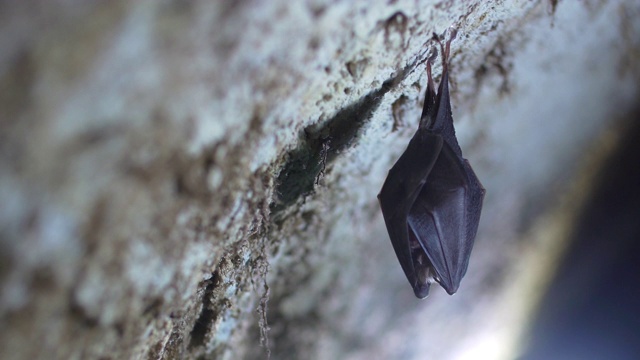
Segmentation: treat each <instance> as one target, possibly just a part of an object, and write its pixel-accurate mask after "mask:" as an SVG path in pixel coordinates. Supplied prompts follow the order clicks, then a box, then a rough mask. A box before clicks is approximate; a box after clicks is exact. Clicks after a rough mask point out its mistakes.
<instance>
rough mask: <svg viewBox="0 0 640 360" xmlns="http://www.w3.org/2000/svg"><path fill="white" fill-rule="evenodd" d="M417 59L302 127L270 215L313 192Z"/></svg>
mask: <svg viewBox="0 0 640 360" xmlns="http://www.w3.org/2000/svg"><path fill="white" fill-rule="evenodd" d="M417 63H418V60H416V61H414V62H412V63H411V64H409V65H407V66H405V67H404V68H403V69H402V70H401V71H400V72H399V73H398V74H397V75H395V76H392V77H391V78H389V79H387V80H386V81H384V82H383V83H382V85H381V86H380V88H378V89H377V90H374V91H371V92H370V93H369V94H367V95H365V96H364V97H362V98H361V99H360V100H358V101H356V102H355V103H353V104H351V105H349V106H347V107H345V108H343V109H341V110H340V111H338V112H337V113H336V114H335V116H333V118H331V119H330V120H328V121H326V122H323V123H322V124H321V125H312V126H309V127H307V128H305V129H304V131H303V134H302V136H301V140H300V145H299V146H298V147H297V148H296V149H294V150H292V151H291V152H290V153H289V154H288V160H287V162H286V164H285V165H284V166H283V168H282V170H281V171H280V174H279V175H278V178H277V185H276V197H277V200H276V201H275V202H274V203H272V204H271V206H270V207H271V211H272V213H274V214H277V213H278V212H280V211H282V210H284V209H286V208H287V207H288V206H290V205H292V204H294V203H295V202H296V201H297V200H298V199H299V198H300V197H302V196H305V195H308V194H310V193H311V192H313V187H314V184H315V183H316V179H317V177H318V176H319V175H320V174H321V173H323V172H324V169H325V167H327V166H328V165H330V164H331V163H332V162H333V161H334V160H335V159H336V158H337V157H338V155H339V154H340V153H341V152H342V151H344V150H345V149H346V148H348V147H350V146H351V145H352V144H353V142H354V141H355V140H357V137H358V134H359V131H360V130H361V129H362V128H363V126H364V125H366V124H367V123H368V121H369V119H370V118H371V115H372V114H373V113H374V112H375V111H376V109H377V108H378V106H379V105H380V103H381V102H382V99H383V97H384V95H385V94H386V93H387V92H389V91H390V90H391V89H393V88H394V87H395V86H397V85H398V84H399V83H400V82H402V80H404V78H405V77H406V76H407V75H408V74H409V73H411V71H412V70H413V69H414V68H415V67H416V64H417Z"/></svg>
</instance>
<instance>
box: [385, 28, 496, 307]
mask: <svg viewBox="0 0 640 360" xmlns="http://www.w3.org/2000/svg"><path fill="white" fill-rule="evenodd" d="M434 38H435V40H436V41H437V42H438V43H439V44H440V49H441V51H442V66H443V70H442V80H441V81H440V86H439V88H438V94H437V95H436V93H435V90H434V85H433V78H432V77H431V62H432V61H433V59H434V58H435V57H436V56H437V51H436V52H435V54H434V55H433V56H431V57H430V58H428V59H427V77H428V84H427V91H426V95H425V100H424V107H423V110H422V116H421V118H420V125H419V127H418V131H417V132H416V133H415V135H414V136H413V138H412V139H411V141H410V142H409V146H407V149H406V150H405V152H404V153H403V154H402V156H400V158H399V159H398V161H397V162H396V163H395V165H393V167H392V168H391V170H389V175H388V176H387V179H386V180H385V182H384V185H383V186H382V190H381V191H380V194H379V195H378V200H379V201H380V207H381V208H382V215H383V216H384V221H385V224H386V225H387V231H388V232H389V236H390V238H391V243H392V244H393V249H394V250H395V252H396V255H397V256H398V260H399V261H400V265H401V266H402V270H404V273H405V275H406V276H407V279H408V280H409V283H410V284H411V286H412V287H413V291H414V293H415V294H416V296H417V297H418V298H420V299H422V298H425V297H427V295H429V287H430V285H431V283H433V282H434V281H435V282H438V283H439V284H440V285H441V286H442V287H443V288H444V289H445V290H446V291H447V293H449V295H453V294H454V293H455V292H456V291H457V290H458V287H459V286H460V281H461V280H462V277H463V276H464V275H465V273H466V272H467V266H468V265H469V256H470V255H471V249H472V248H473V243H474V241H475V237H476V232H477V230H478V222H479V221H480V212H481V210H482V201H483V199H484V193H485V190H484V188H483V187H482V184H480V181H479V180H478V178H477V177H476V174H475V173H474V172H473V169H471V165H469V162H468V161H467V160H466V159H464V158H463V157H462V152H461V150H460V145H458V140H457V139H456V134H455V130H454V128H453V118H452V116H451V103H450V100H449V73H448V66H447V63H448V61H449V48H450V44H451V41H452V40H453V39H454V38H455V30H453V31H452V35H451V36H450V39H449V40H448V41H447V43H446V50H445V48H444V46H443V45H442V43H441V42H440V40H439V39H438V37H437V35H435V34H434Z"/></svg>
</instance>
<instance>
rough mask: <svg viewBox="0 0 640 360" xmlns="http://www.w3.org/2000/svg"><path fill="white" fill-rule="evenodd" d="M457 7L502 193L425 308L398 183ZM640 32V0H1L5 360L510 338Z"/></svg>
mask: <svg viewBox="0 0 640 360" xmlns="http://www.w3.org/2000/svg"><path fill="white" fill-rule="evenodd" d="M449 26H454V27H456V28H457V29H458V38H457V40H456V41H455V42H454V43H453V45H452V59H451V81H452V85H451V87H452V102H453V112H454V119H455V126H456V130H457V134H458V138H459V139H460V143H461V146H462V148H463V152H464V154H465V156H466V157H467V158H468V159H469V160H470V161H471V163H472V164H473V166H474V169H475V170H476V173H477V174H478V176H479V178H480V179H481V181H482V182H483V184H484V186H485V187H486V188H487V197H486V200H485V207H484V213H483V218H482V221H481V225H480V230H479V233H478V238H477V241H476V247H475V250H474V254H473V256H472V260H471V264H470V268H469V272H468V274H467V277H466V278H465V280H464V281H463V283H462V287H461V289H460V290H459V292H458V294H456V296H454V297H449V296H447V295H446V293H444V291H442V290H441V289H435V288H434V289H433V290H432V295H431V296H430V297H429V298H428V299H427V300H426V301H418V300H417V299H415V298H414V296H413V292H412V291H411V288H410V286H409V285H408V284H407V283H406V280H405V278H404V275H403V274H402V271H401V269H400V266H399V265H398V264H397V261H396V259H395V255H394V254H393V251H392V248H391V246H390V243H389V241H388V237H387V234H386V230H385V228H384V223H383V221H382V217H381V215H380V211H379V207H378V204H377V199H376V194H377V193H378V191H379V189H380V187H381V185H382V182H383V181H384V178H385V176H386V172H387V170H388V169H389V168H390V166H391V165H392V164H393V162H394V161H395V159H396V158H397V157H398V156H399V154H400V153H401V152H402V151H403V150H404V147H405V146H406V144H407V142H408V140H409V139H410V137H411V136H412V135H413V132H414V131H415V129H416V126H417V121H418V117H419V113H420V107H421V96H422V93H423V91H424V88H425V85H424V84H425V73H424V66H423V65H421V62H422V61H423V60H424V59H425V53H426V50H427V49H428V47H429V46H430V42H429V39H430V38H431V36H432V33H433V32H436V33H438V34H442V33H443V32H444V31H445V30H446V29H447V28H448V27H449ZM639 34H640V4H639V3H638V2H637V1H634V0H628V1H622V0H619V1H597V0H590V1H581V2H578V1H524V0H520V1H518V0H514V1H500V0H496V1H465V2H454V1H410V0H391V1H375V2H368V1H360V2H358V1H346V0H345V1H312V0H307V1H285V0H277V1H229V2H224V1H218V2H215V1H194V2H184V1H157V2H153V1H110V2H101V1H75V0H72V1H33V2H22V1H3V2H1V3H0V50H1V51H0V89H1V90H0V358H2V359H45V358H46V359H50V358H60V359H63V358H64V359H71V358H83V359H86V358H103V359H104V358H114V359H121V358H146V359H173V358H200V357H205V358H229V359H231V358H234V359H235V358H242V357H245V358H263V357H265V356H267V353H268V352H269V351H270V352H271V355H272V356H273V357H274V358H278V359H280V358H315V359H320V358H326V359H333V358H343V359H344V358H353V359H360V358H362V359H365V358H366V359H371V358H404V359H407V358H439V359H445V358H459V357H462V356H464V355H465V354H468V353H473V354H479V351H485V352H486V354H488V355H487V357H486V358H496V357H498V356H509V355H508V353H507V352H508V351H514V350H513V349H514V347H515V345H516V340H517V339H516V338H515V336H516V335H518V334H519V333H520V331H521V330H520V329H521V325H520V324H522V323H523V321H524V320H526V319H524V317H525V316H515V317H514V316H511V315H512V314H513V313H514V312H517V311H516V310H514V309H521V308H526V307H527V306H529V305H522V304H524V302H526V301H528V300H531V299H528V297H529V296H524V295H522V294H523V293H519V292H514V291H513V290H512V289H513V287H512V285H514V284H516V285H517V284H518V283H519V280H518V279H521V277H519V276H520V275H519V274H521V273H537V272H541V271H539V270H536V269H537V268H539V267H540V264H536V263H535V262H532V261H529V262H527V261H523V258H528V256H529V254H533V253H540V252H541V251H542V252H543V254H546V253H545V251H550V250H549V249H550V248H553V246H547V245H544V244H547V242H545V241H543V240H540V241H538V240H536V239H540V238H554V239H555V237H553V236H542V237H540V236H538V235H535V234H538V233H537V232H536V230H535V229H537V228H538V227H539V226H540V225H539V224H540V223H543V224H547V225H548V224H549V222H553V221H556V220H554V219H556V218H561V219H565V218H569V219H570V216H568V217H562V216H560V217H553V216H551V217H550V216H546V217H545V214H555V213H554V211H556V210H554V209H558V208H562V205H561V203H562V199H563V194H565V193H569V194H574V193H578V195H576V198H579V193H580V191H577V192H576V191H573V192H572V191H570V189H572V188H574V187H573V185H572V184H575V181H576V179H578V178H579V176H580V175H581V174H583V173H584V172H583V170H582V169H583V168H584V167H585V166H586V165H585V164H586V163H589V162H588V159H589V158H590V156H595V155H597V154H595V155H594V153H598V151H596V150H594V149H602V148H606V147H607V146H610V145H606V144H610V143H611V141H609V142H607V141H606V139H611V138H612V137H613V138H615V134H616V133H617V131H619V129H621V128H622V125H621V124H624V119H625V117H626V116H627V114H629V113H630V112H632V111H634V110H635V109H634V107H635V106H637V99H638V98H639V96H638V95H639V93H638V84H640V81H639V80H640V65H639V63H640V61H639V60H640V36H639ZM434 70H435V74H436V75H437V76H439V74H440V71H441V68H440V66H436V67H435V69H434ZM607 136H608V137H607ZM603 139H605V140H603ZM614 142H615V141H614ZM596 144H605V145H602V146H600V147H597V146H596ZM596 157H597V156H596ZM559 199H560V200H559ZM565 202H566V201H565ZM543 227H544V226H543ZM549 228H553V226H551V227H547V229H549ZM532 234H533V235H532ZM543 234H544V232H543ZM556 235H557V234H556ZM543 258H553V255H549V256H548V257H544V256H543ZM523 264H524V265H523ZM525 265H526V266H529V267H528V268H527V267H526V266H525ZM519 288H523V287H522V286H520V287H519ZM525 291H528V293H527V294H530V293H531V289H525ZM534 292H535V291H534ZM505 294H510V295H509V296H508V297H505ZM505 298H508V300H505ZM505 303H508V306H506V305H505ZM510 311H512V312H510ZM513 324H516V325H513ZM261 344H262V345H263V346H261Z"/></svg>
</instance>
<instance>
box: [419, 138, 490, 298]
mask: <svg viewBox="0 0 640 360" xmlns="http://www.w3.org/2000/svg"><path fill="white" fill-rule="evenodd" d="M483 196H484V189H483V188H482V186H481V185H480V182H479V181H478V179H477V177H476V176H475V174H474V173H473V170H471V167H470V166H469V164H468V162H467V161H466V160H464V159H462V158H461V157H459V156H458V155H457V154H456V152H455V151H454V150H453V149H452V148H451V147H450V146H449V145H448V144H447V143H446V142H445V144H444V145H443V147H442V151H441V152H440V155H439V157H438V159H437V161H436V163H435V164H434V166H433V168H432V171H431V173H430V174H429V178H428V181H427V183H426V184H425V185H424V186H423V187H422V190H421V191H420V194H419V195H418V196H417V197H416V199H415V201H414V203H413V207H412V208H411V210H410V212H409V216H408V222H409V227H410V231H412V232H413V234H415V237H416V238H417V240H418V242H419V243H420V245H421V246H422V248H423V249H424V252H425V253H426V254H427V257H428V258H429V261H430V262H431V264H432V267H433V270H434V272H435V279H436V281H437V282H438V283H439V284H440V285H441V286H442V287H443V288H444V289H445V290H446V291H447V293H449V294H454V293H455V292H456V291H457V290H458V287H459V286H460V281H461V280H462V277H463V276H464V275H465V273H466V271H467V266H468V264H469V256H470V255H471V250H472V248H473V243H474V239H475V234H476V231H477V229H478V221H479V219H480V207H481V203H482V198H483Z"/></svg>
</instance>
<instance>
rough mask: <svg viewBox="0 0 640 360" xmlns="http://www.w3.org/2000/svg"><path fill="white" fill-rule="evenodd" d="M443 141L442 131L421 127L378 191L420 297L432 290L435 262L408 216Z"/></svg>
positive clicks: (398, 250)
mask: <svg viewBox="0 0 640 360" xmlns="http://www.w3.org/2000/svg"><path fill="white" fill-rule="evenodd" d="M442 145H443V139H442V137H441V136H439V135H435V134H430V133H428V132H426V131H418V132H416V134H415V135H414V137H413V138H412V139H411V142H410V143H409V146H408V147H407V149H406V150H405V152H404V153H403V154H402V156H400V158H399V159H398V161H397V162H396V163H395V164H394V165H393V167H392V168H391V170H389V175H388V176H387V179H386V180H385V182H384V185H383V186H382V190H380V194H378V200H379V201H380V207H381V208H382V215H383V217H384V221H385V224H386V226H387V231H388V232H389V237H390V238H391V243H392V245H393V249H394V251H395V253H396V256H397V257H398V260H399V262H400V265H401V266H402V270H403V271H404V273H405V275H406V276H407V279H408V280H409V283H411V286H412V287H413V290H414V292H415V294H416V296H417V297H419V298H424V297H426V296H427V294H428V293H429V281H428V278H429V276H428V274H429V272H430V269H431V265H430V264H429V263H428V259H427V258H426V257H425V256H424V252H423V250H422V249H421V248H420V245H419V244H418V242H417V240H416V239H415V236H414V237H411V238H410V233H409V228H408V216H409V213H410V211H411V208H412V207H413V204H414V202H415V200H416V198H418V196H419V194H420V192H421V191H422V188H423V186H424V184H425V182H426V180H427V177H428V176H429V174H430V173H431V170H432V168H433V166H434V164H435V163H436V160H437V158H438V154H439V153H440V151H441V149H442Z"/></svg>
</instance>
